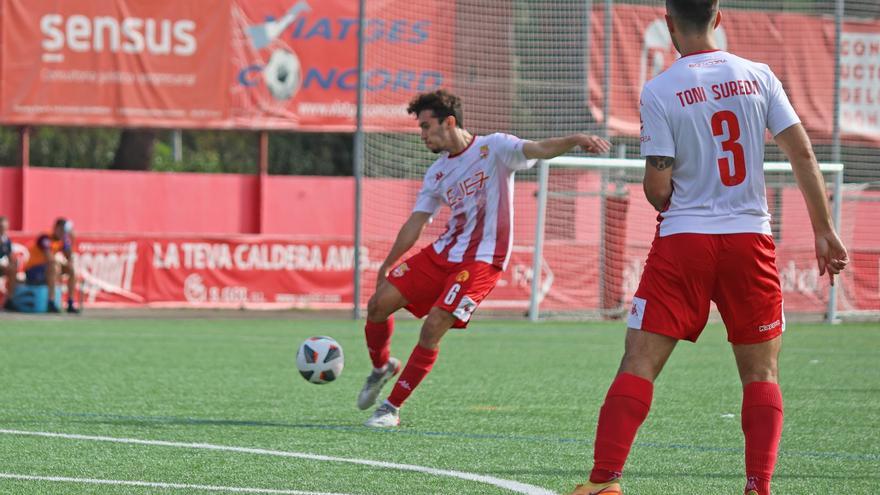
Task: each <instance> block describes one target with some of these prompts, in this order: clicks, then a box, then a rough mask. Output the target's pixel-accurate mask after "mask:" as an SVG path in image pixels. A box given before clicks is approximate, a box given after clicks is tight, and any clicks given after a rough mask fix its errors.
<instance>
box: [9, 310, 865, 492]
mask: <svg viewBox="0 0 880 495" xmlns="http://www.w3.org/2000/svg"><path fill="white" fill-rule="evenodd" d="M312 335H330V336H332V337H334V338H336V339H337V340H338V341H339V342H340V343H341V344H342V346H343V348H344V351H345V358H346V368H345V370H344V372H343V373H342V375H341V377H340V378H339V379H338V380H337V381H336V382H334V383H331V384H328V385H321V386H318V385H312V384H309V383H307V382H306V381H305V380H303V379H302V378H301V377H300V376H299V374H298V373H297V372H296V369H295V352H296V348H297V346H298V345H299V343H300V342H301V341H302V340H304V339H305V338H306V337H309V336H312ZM417 335H418V322H415V321H411V320H410V321H403V320H402V321H399V322H398V325H397V331H396V334H395V339H394V342H393V345H392V353H393V355H395V356H398V357H400V358H401V359H406V358H407V357H408V356H409V353H410V351H411V349H412V346H413V345H414V344H415V342H416V339H417ZM622 350H623V325H622V324H621V323H558V322H546V323H541V324H528V323H525V322H521V321H516V322H501V321H480V320H479V318H476V321H474V322H473V323H472V324H471V327H470V328H469V329H468V330H467V331H465V332H460V331H454V332H452V333H451V334H450V335H448V336H447V338H446V339H445V340H444V342H443V345H442V348H441V352H440V357H439V360H438V362H437V365H435V367H434V370H433V371H432V373H431V374H430V375H428V377H427V378H426V379H425V380H424V381H423V382H422V385H421V386H420V387H419V388H418V390H417V391H416V392H415V393H414V395H413V396H412V397H411V399H410V401H409V402H408V403H407V404H406V405H405V407H404V408H403V409H402V411H401V419H402V424H401V427H400V428H398V429H393V430H390V431H375V430H369V429H366V428H364V427H362V426H361V424H362V423H363V421H364V420H365V419H366V418H367V417H368V416H369V414H370V411H359V410H358V409H357V408H356V406H355V397H356V396H357V392H358V391H359V390H360V387H361V385H362V384H363V379H364V378H365V376H366V374H367V373H368V370H369V366H370V364H369V360H368V357H367V353H366V349H365V347H364V343H363V334H362V327H361V324H358V323H356V322H352V321H327V320H321V321H308V320H291V321H277V320H264V319H255V320H192V319H187V320H163V319H150V320H143V319H141V320H119V319H116V320H102V319H87V318H62V319H34V320H30V321H28V320H24V321H20V320H0V377H2V378H0V429H3V430H16V431H20V432H21V431H27V432H49V433H64V434H76V435H85V436H103V437H117V438H128V439H141V440H153V441H167V442H181V443H199V444H213V445H221V446H230V447H246V448H254V449H266V450H273V451H284V452H297V453H306V454H316V455H324V456H333V457H341V458H347V459H365V460H372V461H385V462H390V463H400V464H412V465H418V466H424V467H428V468H435V469H442V470H453V471H458V472H462V473H473V474H479V475H486V476H492V477H494V478H499V479H504V480H511V481H518V482H521V483H527V484H530V485H534V486H538V487H543V488H545V489H547V490H549V491H551V492H558V493H568V491H570V490H571V489H572V487H573V486H574V484H575V483H577V482H581V481H583V480H584V479H585V477H586V470H587V468H588V467H589V465H590V463H591V458H592V438H593V433H594V431H595V426H596V418H597V414H598V410H599V407H600V405H601V402H602V399H603V397H604V394H605V391H606V389H607V387H608V385H609V383H610V382H611V379H612V377H613V374H614V372H615V369H616V367H617V364H618V362H619V359H620V356H621V353H622ZM780 369H781V382H782V389H783V395H784V398H785V407H786V416H785V420H786V423H785V430H784V433H783V438H782V445H781V452H780V456H779V462H778V465H777V471H776V477H775V480H774V494H777V495H778V494H793V495H794V494H798V495H801V494H826V493H829V494H831V493H846V494H849V495H851V494H869V493H876V491H877V487H878V486H880V329H878V328H877V325H876V324H844V325H837V326H825V325H807V324H794V323H792V324H790V325H789V328H788V330H787V332H786V334H785V337H784V344H783V353H782V357H781V362H780ZM390 388H391V387H390V385H389V386H388V388H387V389H386V390H385V393H387V392H390ZM383 397H384V394H383ZM740 399H741V387H740V384H739V380H738V378H737V374H736V368H735V365H734V362H733V358H732V355H731V352H730V348H729V346H728V345H727V343H726V342H725V338H724V332H723V329H722V328H721V327H720V326H718V325H712V326H710V327H709V328H707V329H706V331H705V332H704V335H703V337H702V339H701V341H700V342H699V343H697V344H688V343H683V344H680V345H679V347H678V349H676V351H675V353H673V355H672V358H671V360H670V362H669V364H668V365H667V367H666V369H665V370H664V372H663V374H662V375H661V376H660V378H659V379H658V381H657V383H656V387H655V396H654V403H653V407H652V410H651V414H650V416H649V417H648V419H647V421H646V422H645V424H644V425H643V427H642V429H641V430H640V433H639V436H638V438H637V439H636V444H635V446H634V447H633V451H632V453H631V455H630V458H629V461H628V463H627V469H626V472H625V477H624V480H625V482H624V489H625V491H626V493H627V494H639V495H642V494H645V495H650V494H657V495H660V494H662V495H671V494H687V495H692V494H737V495H739V494H741V493H742V487H743V484H744V480H743V474H742V471H743V460H742V453H741V449H742V444H743V441H742V433H741V430H740V420H739V411H740ZM2 474H5V475H29V476H55V477H69V478H89V479H104V480H128V481H147V482H158V483H181V484H192V485H215V486H219V487H238V488H261V489H267V490H268V489H274V490H288V491H290V492H291V493H293V492H296V491H300V492H314V493H339V494H350V495H366V494H370V495H382V494H404V495H429V494H430V495H436V494H456V495H461V494H487V495H490V494H510V493H517V492H514V491H510V490H508V489H504V488H499V487H496V486H493V485H490V484H486V483H481V482H478V481H472V480H464V479H459V478H454V477H448V476H439V475H436V474H429V473H422V472H412V471H402V470H399V469H393V468H387V467H385V468H383V467H376V466H367V465H360V464H352V463H346V462H339V461H328V460H316V459H309V458H296V457H285V456H282V455H281V454H276V455H270V454H269V453H255V452H250V453H248V452H234V451H223V450H206V449H203V448H192V447H181V446H171V445H144V444H137V443H116V442H108V441H98V440H95V439H83V438H79V439H77V438H59V437H45V436H34V435H25V434H21V433H9V432H5V433H2V434H0V475H2ZM0 493H15V494H45V493H59V494H60V493H63V494H86V493H88V494H92V493H94V494H123V493H125V494H147V493H213V492H211V491H205V490H197V489H193V488H170V487H169V488H156V487H142V488H139V487H133V486H111V485H95V484H82V483H76V482H72V481H37V480H11V479H3V478H0ZM520 493H522V492H520Z"/></svg>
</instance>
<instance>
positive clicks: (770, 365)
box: [733, 336, 783, 495]
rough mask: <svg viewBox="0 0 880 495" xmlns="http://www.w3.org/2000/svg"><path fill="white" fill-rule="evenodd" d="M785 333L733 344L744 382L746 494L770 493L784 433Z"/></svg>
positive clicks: (759, 494)
mask: <svg viewBox="0 0 880 495" xmlns="http://www.w3.org/2000/svg"><path fill="white" fill-rule="evenodd" d="M781 348H782V336H779V337H776V338H775V339H773V340H769V341H767V342H761V343H759V344H748V345H734V346H733V355H734V356H735V357H736V366H737V369H738V370H739V377H740V380H742V384H743V404H742V429H743V434H744V435H745V440H746V447H745V457H746V488H745V491H746V494H747V495H769V494H770V479H771V478H772V476H773V469H774V466H775V465H776V455H777V452H778V449H779V439H780V437H781V436H782V423H783V406H782V393H781V392H780V390H779V383H778V382H779V368H778V362H779V351H780V349H781Z"/></svg>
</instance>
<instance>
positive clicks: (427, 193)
mask: <svg viewBox="0 0 880 495" xmlns="http://www.w3.org/2000/svg"><path fill="white" fill-rule="evenodd" d="M430 177H431V174H430V173H428V174H425V180H424V181H423V182H422V189H421V190H420V191H419V195H418V196H417V197H416V205H415V206H414V207H413V213H415V212H424V213H430V214H431V216H433V215H434V214H435V213H437V210H438V209H440V205H441V204H443V202H442V200H441V198H440V196H438V195H437V193H436V191H434V188H433V187H431V184H430V182H429V178H430Z"/></svg>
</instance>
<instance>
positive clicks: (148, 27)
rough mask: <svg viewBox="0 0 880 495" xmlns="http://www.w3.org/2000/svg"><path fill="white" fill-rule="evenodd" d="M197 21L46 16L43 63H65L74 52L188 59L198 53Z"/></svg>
mask: <svg viewBox="0 0 880 495" xmlns="http://www.w3.org/2000/svg"><path fill="white" fill-rule="evenodd" d="M195 29H196V23H195V21H192V20H190V19H179V20H175V21H172V20H169V19H142V18H140V17H125V18H122V19H117V18H116V17H110V16H95V17H87V16H84V15H72V16H69V17H67V18H65V17H64V16H63V15H61V14H46V15H44V16H43V17H42V18H41V19H40V31H41V32H42V33H43V42H42V46H43V50H45V51H46V52H48V53H46V54H44V55H43V60H44V61H47V62H49V61H52V62H60V61H62V60H64V55H63V54H62V53H60V52H62V51H63V50H64V49H65V48H67V49H69V50H70V51H73V52H78V53H85V52H90V51H91V52H104V51H109V52H113V53H118V52H123V53H145V52H146V53H150V54H152V55H171V54H173V55H176V56H180V57H189V56H191V55H193V54H194V53H195V52H196V48H198V43H197V42H196V38H195V36H194V31H195Z"/></svg>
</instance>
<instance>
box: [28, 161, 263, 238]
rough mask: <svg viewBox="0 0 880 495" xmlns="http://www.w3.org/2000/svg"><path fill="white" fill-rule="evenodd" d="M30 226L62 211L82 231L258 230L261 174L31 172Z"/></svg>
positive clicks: (42, 224)
mask: <svg viewBox="0 0 880 495" xmlns="http://www.w3.org/2000/svg"><path fill="white" fill-rule="evenodd" d="M27 174H28V175H27V178H28V185H27V191H26V198H27V203H28V204H27V217H26V219H25V222H26V225H25V226H23V229H25V230H41V229H47V228H49V227H51V225H52V221H53V220H54V219H55V218H56V217H58V216H62V215H63V216H66V217H69V218H70V219H71V220H73V221H74V223H75V225H76V228H77V231H79V232H127V233H169V232H187V233H230V232H235V233H251V232H256V231H257V223H258V211H257V184H256V182H257V177H256V176H249V175H226V174H176V173H156V172H123V171H106V170H71V169H49V168H37V167H31V168H29V169H28V172H27Z"/></svg>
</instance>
